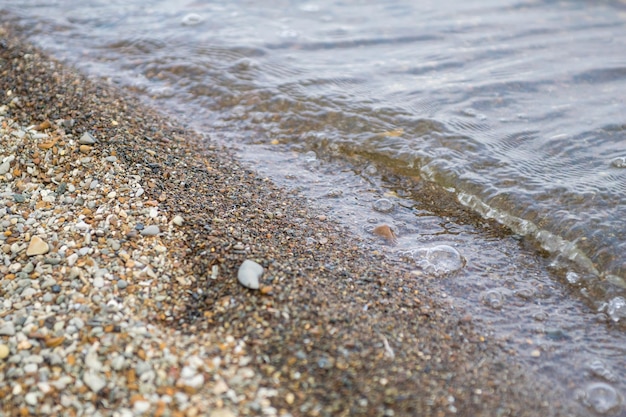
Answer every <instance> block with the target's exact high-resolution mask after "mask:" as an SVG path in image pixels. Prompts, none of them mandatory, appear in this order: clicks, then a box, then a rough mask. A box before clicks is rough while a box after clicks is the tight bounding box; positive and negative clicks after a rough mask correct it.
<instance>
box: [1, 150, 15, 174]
mask: <svg viewBox="0 0 626 417" xmlns="http://www.w3.org/2000/svg"><path fill="white" fill-rule="evenodd" d="M14 159H15V155H9V156H7V157H6V158H4V161H2V164H0V175H4V174H6V173H7V172H9V169H11V162H13V160H14Z"/></svg>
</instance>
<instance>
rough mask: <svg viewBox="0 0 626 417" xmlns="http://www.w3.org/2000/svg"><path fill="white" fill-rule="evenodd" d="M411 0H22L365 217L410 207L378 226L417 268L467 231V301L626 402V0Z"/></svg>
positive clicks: (344, 213)
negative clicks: (55, 0)
mask: <svg viewBox="0 0 626 417" xmlns="http://www.w3.org/2000/svg"><path fill="white" fill-rule="evenodd" d="M222 3H225V4H222ZM412 3H415V2H405V1H399V0H393V1H390V2H374V1H365V0H363V1H356V0H355V1H350V2H340V1H337V0H323V1H315V2H296V1H287V0H285V1H270V2H263V3H262V4H261V3H259V4H256V3H255V2H248V1H243V0H242V1H239V0H235V1H229V2H211V1H208V2H200V1H179V2H171V1H165V0H162V1H157V0H148V1H144V0H142V1H139V0H124V1H121V0H120V1H107V2H101V1H77V0H68V1H65V2H63V4H62V5H59V4H48V3H47V2H43V1H32V0H20V1H17V0H5V1H4V2H3V5H4V8H6V9H8V10H9V11H10V12H11V15H12V16H18V17H19V19H18V20H19V24H20V25H22V27H24V29H25V31H26V32H27V33H28V34H29V35H30V37H31V39H32V40H33V41H34V42H35V43H37V44H39V45H41V46H43V47H44V48H45V49H47V50H49V51H51V52H53V53H54V54H55V55H56V56H57V57H60V58H62V59H64V60H66V61H67V62H69V63H71V64H72V65H74V66H77V67H79V68H81V69H83V70H84V71H86V72H88V73H90V74H92V75H95V76H100V77H105V78H107V79H110V80H111V81H112V82H114V83H117V84H119V85H121V86H123V87H124V88H127V89H129V90H131V91H134V92H135V93H136V94H138V95H140V96H142V97H143V98H145V99H146V100H148V101H150V102H151V103H153V104H156V105H157V106H158V107H159V108H161V109H162V110H164V111H166V112H168V113H171V114H174V115H176V116H177V117H178V118H180V119H184V120H185V121H186V122H187V123H189V124H190V125H192V126H194V127H195V128H196V129H198V130H200V131H203V132H207V136H208V137H210V138H211V139H212V140H217V141H221V142H224V143H228V144H230V145H231V146H234V147H236V148H238V149H239V154H240V156H241V157H242V158H243V159H244V160H246V161H248V163H250V164H252V165H254V166H255V168H256V169H257V170H258V171H260V172H261V173H264V174H265V175H268V176H271V177H272V178H274V179H275V180H276V181H278V182H280V183H283V184H286V185H288V186H289V187H291V188H296V189H298V190H300V191H301V192H302V193H304V194H305V195H307V196H308V197H309V198H310V199H311V201H312V202H313V203H314V204H315V205H316V206H317V207H318V208H319V209H323V210H324V211H326V212H327V213H330V215H331V216H332V217H333V218H336V219H339V220H340V221H341V222H342V223H343V224H345V225H347V226H348V227H350V228H351V229H352V230H353V232H355V233H359V234H361V235H362V236H367V237H371V236H372V235H371V232H372V230H373V228H374V227H375V226H376V225H379V224H382V223H387V224H389V225H391V226H392V228H393V229H394V231H395V232H396V234H397V241H396V242H395V244H390V243H391V242H389V241H385V240H384V239H380V238H375V237H371V240H372V242H373V243H374V244H377V245H379V246H380V248H381V249H380V250H385V251H387V252H389V253H390V254H391V255H393V256H398V257H401V258H402V259H406V261H407V262H411V263H412V264H413V265H415V268H416V279H424V277H425V276H426V275H427V273H428V272H429V269H428V267H426V268H425V267H424V266H423V262H424V257H423V256H422V257H421V258H420V256H419V253H420V252H419V251H420V250H421V249H424V248H431V247H435V246H441V245H447V246H448V247H451V248H453V250H457V251H458V252H459V253H460V256H461V257H462V259H461V260H460V262H461V264H462V266H461V268H460V270H459V271H457V272H456V273H454V274H448V275H447V274H445V273H439V272H438V273H437V274H436V275H440V276H441V277H440V278H439V280H440V281H441V283H442V285H444V286H445V288H446V289H447V290H446V291H447V295H448V296H449V297H450V300H451V305H453V306H455V307H456V308H465V309H468V311H472V312H473V314H474V315H476V316H477V317H478V318H480V319H481V320H483V321H484V322H486V323H488V324H489V325H490V326H491V328H492V329H493V332H494V335H493V336H494V337H495V336H497V337H501V338H506V339H507V340H509V341H510V344H511V348H512V349H513V350H515V351H516V352H518V354H519V355H520V356H521V357H522V358H525V359H524V360H527V362H528V364H529V366H531V367H534V368H537V369H538V370H539V371H541V372H545V373H546V374H550V375H553V376H554V378H555V379H558V380H559V381H560V383H562V384H565V385H567V386H568V387H570V385H571V389H569V388H568V389H569V391H570V392H571V394H572V398H573V399H575V400H577V401H580V402H581V403H583V404H585V405H586V406H587V407H589V408H590V409H593V410H595V411H596V412H597V413H599V414H615V413H619V410H620V407H621V406H620V407H617V408H616V407H608V406H607V404H610V401H611V399H612V398H613V397H612V396H611V395H612V394H611V392H608V391H607V390H606V389H604V388H605V387H604V386H603V385H590V384H594V383H599V382H602V383H606V384H610V385H611V386H613V387H614V389H617V390H618V392H621V393H626V390H625V388H626V387H625V386H624V383H623V382H622V381H621V379H620V378H616V379H615V380H611V379H610V378H608V377H607V375H611V374H617V375H619V374H620V372H621V371H622V370H623V369H624V365H625V363H624V356H625V355H624V353H626V351H625V349H626V348H625V347H624V346H626V343H624V341H625V340H626V339H625V336H624V325H623V322H624V321H626V319H625V318H624V316H625V315H626V311H625V309H626V307H624V305H623V304H624V303H622V300H623V298H620V297H626V282H625V281H624V279H625V278H626V256H625V255H624V253H626V252H625V249H626V224H625V223H624V222H623V221H622V219H623V218H624V217H625V215H626V204H624V203H626V162H624V161H625V160H626V147H625V144H626V106H625V105H624V104H625V103H624V100H625V97H626V53H624V51H626V24H625V23H626V4H625V3H624V2H608V1H607V2H602V3H597V2H584V1H567V2H552V1H545V2H538V1H508V0H504V1H481V2H457V1H451V0H440V1H437V2H427V1H424V2H417V3H416V4H412ZM433 184H434V185H433ZM432 187H434V188H436V189H437V190H438V191H437V190H435V191H432V190H431V188H432ZM444 190H447V191H444ZM433 196H435V197H433ZM440 196H443V197H440ZM383 199H384V200H386V201H383ZM459 203H460V204H462V205H465V206H466V207H468V208H469V209H470V210H471V211H473V212H475V213H478V214H479V215H480V216H482V217H483V219H494V220H496V221H498V222H500V223H503V224H505V225H506V226H507V227H508V228H510V229H511V230H512V233H508V232H506V231H502V230H499V229H497V227H494V225H493V223H490V222H489V221H486V220H481V217H480V216H476V217H475V218H474V217H471V216H469V215H468V214H467V212H464V211H463V209H462V208H461V207H460V204H459ZM468 216H469V217H468ZM544 251H547V252H548V253H547V255H546V254H545V253H544ZM447 253H450V252H449V251H448V252H447ZM544 255H545V256H544ZM416 256H417V258H416ZM447 260H448V261H450V259H449V258H447ZM452 261H454V259H453V260H452ZM428 262H430V260H429V261H428ZM430 263H431V265H432V262H430ZM452 263H453V264H454V265H456V264H455V263H454V262H452ZM433 268H434V269H433ZM433 268H431V269H432V270H434V271H440V269H438V268H437V267H433ZM430 272H432V271H430ZM590 361H591V362H593V361H596V362H594V363H596V365H597V364H598V363H601V364H602V366H603V367H604V368H603V369H604V371H594V370H593V369H595V368H593V367H591V365H589V363H591V362H590ZM602 366H600V365H597V366H596V368H598V367H600V368H601V367H602ZM598 369H599V368H598ZM619 395H622V394H619ZM619 395H618V396H617V397H616V398H620V397H619ZM620 401H621V400H620ZM598 404H600V405H598ZM607 407H608V408H607Z"/></svg>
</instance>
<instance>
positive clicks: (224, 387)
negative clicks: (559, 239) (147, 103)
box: [0, 28, 585, 417]
mask: <svg viewBox="0 0 626 417" xmlns="http://www.w3.org/2000/svg"><path fill="white" fill-rule="evenodd" d="M3 32H4V33H3V34H2V36H3V38H4V39H5V41H6V47H4V48H2V50H1V53H0V59H2V67H1V71H2V81H1V83H2V88H1V91H2V97H3V101H2V102H1V103H0V106H3V105H5V106H6V108H4V109H3V110H4V111H3V112H2V113H3V115H2V117H3V120H2V123H3V125H2V133H3V139H2V147H1V148H0V152H2V153H1V154H0V158H1V160H0V162H2V161H5V162H6V161H7V159H6V158H7V157H9V156H10V155H12V156H13V158H14V159H12V160H11V161H9V163H8V170H7V172H6V173H4V174H3V175H2V179H0V187H1V188H0V189H1V190H2V193H1V194H0V196H1V197H0V198H1V199H2V203H3V205H2V207H5V209H4V210H5V211H4V212H1V211H0V214H2V215H1V216H0V221H1V222H3V227H2V233H4V235H3V236H4V240H3V241H2V242H0V243H1V244H2V246H3V253H2V254H3V256H4V262H3V264H2V266H0V268H2V269H0V275H2V276H4V277H5V278H3V279H2V280H0V293H1V294H2V296H3V299H4V305H3V307H2V314H1V318H0V319H1V320H3V321H0V345H4V346H6V347H7V348H8V353H7V357H6V358H4V359H0V373H2V374H3V375H4V378H3V379H0V398H3V402H2V404H3V406H2V410H3V411H4V412H5V413H6V414H7V415H20V413H24V412H27V413H29V414H35V415H38V414H62V413H67V415H71V411H70V410H73V412H74V413H75V414H76V415H81V414H84V415H95V413H96V411H98V412H100V413H101V415H112V414H113V413H114V412H117V413H119V415H132V414H136V415H141V414H144V413H145V414H146V415H172V416H177V415H181V416H183V415H188V416H193V415H209V416H214V417H217V416H222V417H224V416H234V415H260V414H263V415H285V416H286V415H293V416H300V415H302V416H305V415H307V416H308V415H311V416H314V415H320V416H325V415H329V416H330V415H367V416H370V415H371V416H379V415H380V416H383V415H396V416H399V415H400V416H404V415H407V416H409V415H424V416H430V415H433V416H434V415H468V416H469V415H474V416H475V415H485V416H486V415H494V414H495V413H498V412H500V413H503V415H516V416H524V415H528V416H534V415H540V413H541V415H554V416H556V415H578V414H577V412H578V413H581V414H580V415H583V414H582V412H584V411H585V410H582V409H578V410H571V409H568V407H570V406H572V404H569V403H568V404H564V403H562V402H561V400H566V399H565V398H564V397H562V396H561V395H562V394H561V393H555V392H552V391H551V389H550V388H549V387H548V386H546V385H545V382H543V381H533V380H529V378H528V377H527V376H526V375H525V374H524V370H523V369H521V367H520V365H519V364H516V362H515V358H514V357H513V356H509V355H508V354H507V353H506V352H504V351H503V349H502V348H501V346H500V345H499V344H498V341H494V340H485V338H484V337H482V336H481V335H480V334H479V333H478V332H477V331H476V330H475V329H474V328H473V327H472V325H471V322H468V321H465V320H463V317H460V316H459V315H458V313H455V312H453V311H451V309H450V308H449V307H446V306H445V305H442V304H440V303H439V302H437V301H436V294H431V293H430V292H431V291H432V289H429V288H428V283H427V282H420V281H417V280H416V279H415V277H412V276H411V275H410V271H409V270H408V268H407V267H403V266H402V265H401V264H400V263H398V262H393V261H390V260H388V259H386V258H385V257H384V256H382V255H380V254H375V253H372V252H368V251H367V248H366V246H365V245H361V244H360V243H359V241H358V240H354V238H353V237H351V236H347V235H346V234H345V232H344V231H343V230H342V229H341V228H340V227H338V226H337V225H335V224H334V223H333V222H332V219H330V220H328V219H324V218H323V216H319V214H316V213H312V212H311V211H310V210H308V209H307V208H306V206H305V204H304V202H303V200H302V199H299V198H298V197H293V196H292V195H291V193H285V192H284V191H283V190H281V189H279V188H277V187H276V186H274V185H273V184H272V183H271V182H270V181H268V180H266V179H264V178H259V177H257V176H256V175H255V174H254V173H253V172H251V171H248V170H246V169H243V168H241V166H240V165H239V164H238V163H237V162H236V161H235V160H234V158H233V157H232V155H231V154H230V153H229V152H228V151H226V150H224V149H221V148H215V147H212V146H211V145H203V144H201V143H200V138H199V137H198V135H196V134H194V133H193V132H189V131H187V130H186V129H184V128H182V127H180V126H177V125H176V123H175V122H174V121H172V120H168V119H166V118H164V117H163V116H161V115H159V114H157V113H156V112H155V111H152V110H150V109H147V108H145V107H144V106H142V105H141V104H139V101H138V100H137V99H134V98H132V97H126V96H124V95H123V94H120V93H119V92H116V91H115V90H114V88H113V87H111V86H107V85H102V84H94V83H92V82H90V81H88V80H86V79H85V78H84V77H82V76H80V75H78V74H76V73H75V72H74V71H72V70H70V69H67V68H64V67H63V66H62V65H60V64H58V63H56V62H55V61H54V60H51V59H49V58H47V57H46V56H45V54H43V53H41V52H39V51H37V50H36V49H35V48H33V47H32V46H30V45H28V44H26V43H24V42H23V41H20V40H19V39H18V38H17V37H15V35H12V34H10V30H9V29H6V28H5V29H4V30H3ZM8 90H10V91H11V94H10V95H9V94H7V91H8ZM16 99H17V101H16ZM46 121H48V123H47V124H46ZM25 126H34V127H36V128H37V129H30V130H27V131H25V130H24V129H23V128H24V127H25ZM16 132H23V134H22V133H16ZM87 133H88V134H89V135H91V136H92V137H93V138H94V139H95V141H93V143H92V141H90V139H89V137H86V139H82V138H83V137H84V135H85V134H87ZM81 139H82V140H81ZM7 173H9V174H10V178H8V177H7V175H6V174H7ZM62 184H65V185H62ZM140 190H141V191H140ZM16 195H19V196H20V197H16ZM0 210H1V209H0ZM20 218H21V220H20ZM14 219H15V220H14ZM181 219H182V221H180V220H181ZM4 222H7V224H6V226H5V224H4ZM140 224H141V225H142V226H143V227H140V226H139V225H140ZM150 226H156V227H158V231H157V233H156V234H152V232H153V231H154V230H153V229H154V228H151V227H150ZM148 230H150V233H147V231H148ZM7 232H8V234H7ZM33 236H37V237H39V238H40V239H41V240H42V241H43V242H44V243H45V244H46V245H47V246H48V247H47V250H46V251H45V252H42V251H43V249H36V248H33V249H32V250H29V245H30V244H31V242H32V241H33V238H32V237H33ZM321 242H324V243H323V244H322V243H321ZM7 246H8V251H5V249H7ZM246 259H251V260H254V261H256V262H258V263H260V264H261V265H262V266H263V267H264V268H265V274H264V276H263V280H262V281H263V282H262V289H261V290H260V291H250V290H247V289H245V288H243V287H242V286H241V285H240V284H239V283H238V282H237V279H236V275H237V268H238V267H239V265H240V264H241V263H242V262H243V261H244V260H246ZM7 260H8V261H7ZM7 263H8V265H7ZM215 267H217V268H215ZM215 271H217V276H216V277H215V279H214V278H213V277H214V276H215V275H216V274H215ZM20 273H22V275H20ZM11 274H12V276H11ZM24 274H25V275H24ZM7 276H9V278H7ZM364 305H368V306H369V308H368V309H367V310H364V308H363V306H364ZM9 323H10V324H9ZM18 387H19V388H18ZM43 407H46V409H45V410H43V411H42V408H43ZM46 411H47V413H46ZM507 413H508V414H507Z"/></svg>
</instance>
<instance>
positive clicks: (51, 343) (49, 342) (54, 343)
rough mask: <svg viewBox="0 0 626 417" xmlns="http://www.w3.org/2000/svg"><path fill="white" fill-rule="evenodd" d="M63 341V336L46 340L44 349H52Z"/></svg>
mask: <svg viewBox="0 0 626 417" xmlns="http://www.w3.org/2000/svg"><path fill="white" fill-rule="evenodd" d="M64 341H65V336H59V337H50V338H46V340H45V344H46V347H49V348H53V347H57V346H60V345H61V344H62V343H63V342H64Z"/></svg>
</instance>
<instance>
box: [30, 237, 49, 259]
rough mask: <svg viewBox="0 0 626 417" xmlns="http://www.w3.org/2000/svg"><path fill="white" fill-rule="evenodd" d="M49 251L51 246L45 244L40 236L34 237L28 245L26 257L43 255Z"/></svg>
mask: <svg viewBox="0 0 626 417" xmlns="http://www.w3.org/2000/svg"><path fill="white" fill-rule="evenodd" d="M49 250H50V246H48V244H47V243H46V242H44V241H43V240H42V239H41V238H40V237H39V236H33V237H32V238H31V239H30V243H29V244H28V249H26V255H28V256H35V255H43V254H44V253H48V251H49Z"/></svg>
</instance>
